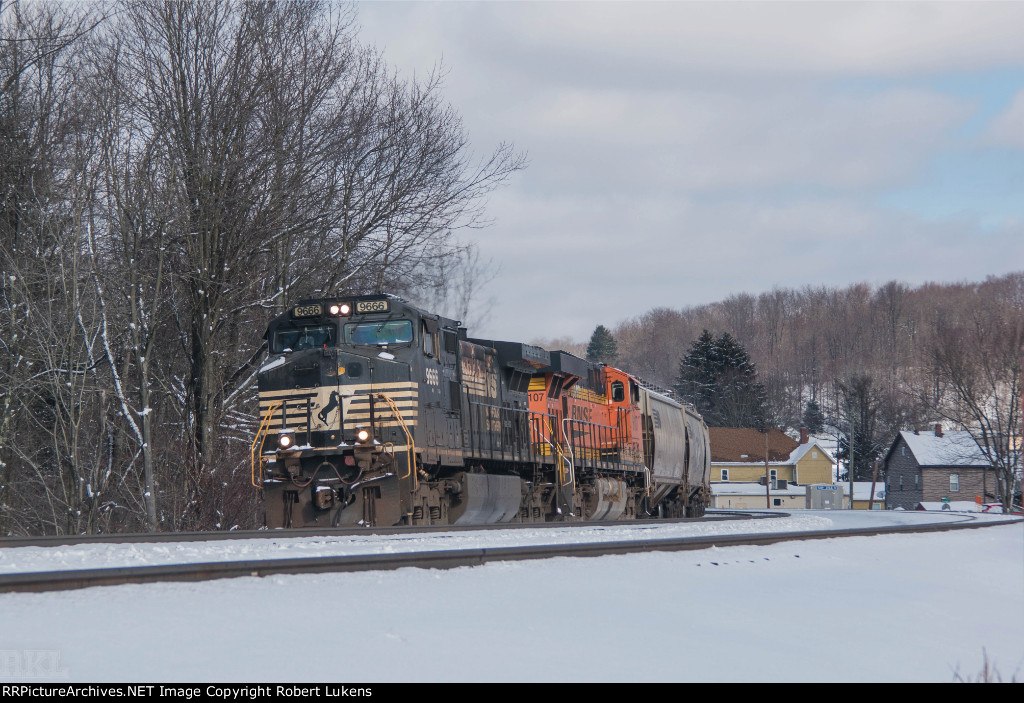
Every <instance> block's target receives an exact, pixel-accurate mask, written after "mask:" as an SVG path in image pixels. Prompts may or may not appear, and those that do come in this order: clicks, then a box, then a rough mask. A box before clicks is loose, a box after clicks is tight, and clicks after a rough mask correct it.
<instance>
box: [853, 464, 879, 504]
mask: <svg viewBox="0 0 1024 703" xmlns="http://www.w3.org/2000/svg"><path fill="white" fill-rule="evenodd" d="M877 480H878V459H875V468H874V470H873V471H872V472H871V495H870V496H869V497H868V501H869V502H868V511H869V512H870V511H872V510H874V509H875V481H877ZM850 505H853V498H850Z"/></svg>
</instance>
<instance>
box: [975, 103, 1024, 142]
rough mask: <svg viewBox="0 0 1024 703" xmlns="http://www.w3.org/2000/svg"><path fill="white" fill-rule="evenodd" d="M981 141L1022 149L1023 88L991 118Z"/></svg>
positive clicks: (1023, 132) (1023, 126)
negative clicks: (1000, 111)
mask: <svg viewBox="0 0 1024 703" xmlns="http://www.w3.org/2000/svg"><path fill="white" fill-rule="evenodd" d="M982 143H983V144H985V145H988V146H1007V147H1011V148H1014V149H1024V90H1021V91H1020V92H1018V93H1017V94H1016V95H1014V96H1013V101H1012V102H1011V103H1010V105H1009V107H1007V108H1006V110H1004V111H1003V112H1002V113H1000V114H999V115H997V116H996V117H995V118H994V119H993V120H992V123H991V124H990V125H989V128H988V130H987V132H986V133H985V135H984V136H983V137H982Z"/></svg>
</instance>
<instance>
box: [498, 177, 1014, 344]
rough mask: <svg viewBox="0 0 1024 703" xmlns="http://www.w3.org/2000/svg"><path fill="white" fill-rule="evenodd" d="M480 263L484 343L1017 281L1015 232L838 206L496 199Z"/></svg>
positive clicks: (747, 200) (838, 202) (848, 201)
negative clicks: (835, 291)
mask: <svg viewBox="0 0 1024 703" xmlns="http://www.w3.org/2000/svg"><path fill="white" fill-rule="evenodd" d="M490 212H491V213H492V214H494V215H495V216H496V219H497V222H498V224H497V225H495V227H493V228H491V229H489V230H487V231H486V232H484V233H482V236H481V237H480V246H481V251H482V253H483V255H484V256H486V257H492V258H493V259H494V260H496V261H500V262H501V264H502V269H501V272H500V273H499V275H498V276H497V277H496V278H495V279H494V280H493V281H492V282H491V284H490V287H489V289H488V293H489V294H491V295H495V298H496V305H495V308H494V310H493V314H492V316H491V318H490V319H489V320H488V321H487V322H486V325H485V328H484V329H485V330H486V331H485V332H483V334H486V335H494V336H496V337H499V338H507V339H530V338H533V337H545V336H546V337H558V336H564V335H568V336H572V337H574V338H576V339H586V338H587V337H588V336H589V335H590V333H591V331H592V330H593V328H594V327H595V326H596V325H597V324H605V325H608V326H611V325H614V324H616V323H617V322H619V321H621V320H624V319H627V318H630V317H634V316H637V315H640V314H642V313H643V312H644V311H646V310H649V309H651V308H653V307H657V306H667V307H685V306H689V305H699V304H703V303H709V302H714V301H716V300H721V299H724V298H726V297H728V296H729V295H732V294H734V293H738V292H748V293H754V294H757V293H759V292H762V291H768V290H771V289H772V288H774V287H776V286H782V287H802V286H804V285H826V286H844V285H847V284H849V283H855V282H861V281H867V282H871V283H883V282H885V281H889V280H900V281H904V282H907V283H910V284H919V283H923V282H926V281H935V280H938V281H960V280H982V279H984V278H985V277H986V276H987V275H990V274H1002V273H1007V272H1010V271H1013V270H1018V269H1019V268H1020V262H1021V261H1024V225H1022V224H1021V223H1020V222H1012V221H1011V222H1007V223H1004V224H1002V225H1000V226H997V227H987V226H984V225H983V224H982V223H981V222H980V221H979V220H978V219H976V218H966V217H965V218H960V219H955V220H946V221H941V222H934V221H928V220H924V219H921V218H918V217H915V216H912V215H908V214H906V213H900V212H896V211H890V210H880V209H878V208H876V207H874V206H873V205H872V204H871V203H869V202H864V201H861V200H858V199H853V198H847V197H829V198H825V197H819V198H793V199H787V200H780V199H777V198H759V197H751V196H737V197H735V198H728V199H720V200H717V201H714V202H711V201H704V200H701V199H693V200H681V201H666V200H665V199H662V198H653V197H652V198H646V199H643V198H641V199H636V198H632V197H616V196H611V197H608V198H605V199H593V198H590V197H586V196H577V197H573V196H565V197H558V198H551V197H545V196H543V195H537V196H526V195H523V194H522V193H510V192H506V193H504V194H503V195H501V196H499V197H496V198H495V199H494V201H493V202H492V203H491V207H490Z"/></svg>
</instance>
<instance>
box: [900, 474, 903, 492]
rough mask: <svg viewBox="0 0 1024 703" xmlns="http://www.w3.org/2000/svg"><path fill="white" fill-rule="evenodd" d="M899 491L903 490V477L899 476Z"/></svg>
mask: <svg viewBox="0 0 1024 703" xmlns="http://www.w3.org/2000/svg"><path fill="white" fill-rule="evenodd" d="M900 490H901V491H902V490H903V477H902V476H900Z"/></svg>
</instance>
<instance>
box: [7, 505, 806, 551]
mask: <svg viewBox="0 0 1024 703" xmlns="http://www.w3.org/2000/svg"><path fill="white" fill-rule="evenodd" d="M789 515H790V514H789V513H782V512H769V511H765V512H752V511H744V512H738V511H729V510H723V511H716V512H715V513H714V514H711V513H709V514H708V515H706V516H705V517H702V518H657V519H651V520H601V521H592V522H524V523H518V522H508V523H501V524H496V525H416V526H412V527H404V526H400V527H323V528H319V527H304V528H294V529H287V530H224V531H219V532H212V531H210V532H141V533H125V534H117V533H114V534H103V535H44V536H41V537H17V536H15V537H0V549H3V548H4V547H66V546H71V545H76V544H136V543H138V544H149V543H159V542H212V541H217V540H227V539H281V538H282V537H351V536H353V535H361V536H365V535H397V534H431V533H437V532H470V531H479V530H515V529H534V530H536V529H554V528H563V529H565V528H584V527H622V526H626V525H668V524H673V523H692V522H715V521H722V520H762V519H766V518H780V517H789Z"/></svg>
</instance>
